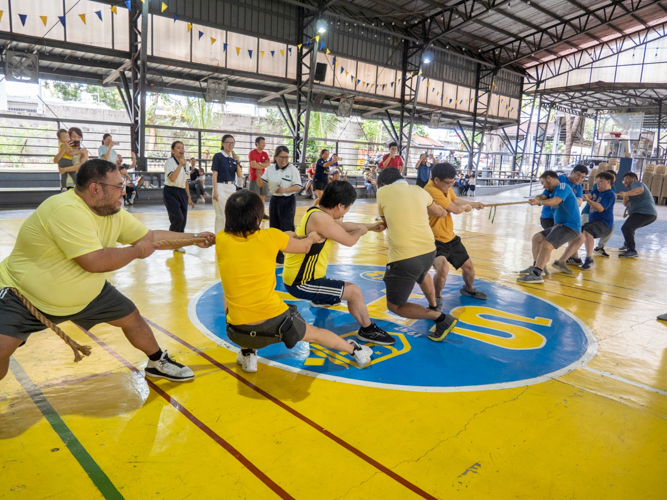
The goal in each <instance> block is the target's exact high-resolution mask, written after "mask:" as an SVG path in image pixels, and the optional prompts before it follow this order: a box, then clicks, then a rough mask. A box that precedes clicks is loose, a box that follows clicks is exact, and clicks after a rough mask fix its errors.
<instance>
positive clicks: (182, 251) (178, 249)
mask: <svg viewBox="0 0 667 500" xmlns="http://www.w3.org/2000/svg"><path fill="white" fill-rule="evenodd" d="M174 252H178V253H185V248H183V247H181V248H177V249H175V250H174Z"/></svg>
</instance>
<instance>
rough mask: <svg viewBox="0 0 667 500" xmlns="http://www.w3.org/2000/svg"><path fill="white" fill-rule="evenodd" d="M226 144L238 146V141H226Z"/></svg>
mask: <svg viewBox="0 0 667 500" xmlns="http://www.w3.org/2000/svg"><path fill="white" fill-rule="evenodd" d="M224 143H225V144H227V145H228V146H230V145H232V144H236V141H225V142H224Z"/></svg>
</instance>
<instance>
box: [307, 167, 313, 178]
mask: <svg viewBox="0 0 667 500" xmlns="http://www.w3.org/2000/svg"><path fill="white" fill-rule="evenodd" d="M306 173H307V174H308V175H309V176H310V177H311V178H312V177H314V176H315V171H314V170H313V169H312V168H309V169H308V171H307V172H306Z"/></svg>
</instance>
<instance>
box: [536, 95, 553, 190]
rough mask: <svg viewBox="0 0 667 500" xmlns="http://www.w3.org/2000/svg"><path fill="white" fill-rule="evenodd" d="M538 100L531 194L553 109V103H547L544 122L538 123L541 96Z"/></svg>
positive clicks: (540, 111)
mask: <svg viewBox="0 0 667 500" xmlns="http://www.w3.org/2000/svg"><path fill="white" fill-rule="evenodd" d="M539 99H540V102H539V105H538V106H539V107H538V110H537V133H536V134H535V150H534V152H533V165H532V168H531V169H530V181H531V182H530V191H531V194H532V190H533V178H534V177H535V175H536V174H537V172H538V171H539V169H540V160H541V159H542V150H543V149H544V143H545V142H546V139H547V128H548V127H549V120H550V119H551V111H552V109H553V105H552V104H549V107H548V108H547V117H546V120H545V121H544V124H542V123H540V114H542V111H544V110H543V109H542V97H541V96H540V97H539Z"/></svg>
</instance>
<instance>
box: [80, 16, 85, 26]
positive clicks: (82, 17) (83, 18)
mask: <svg viewBox="0 0 667 500" xmlns="http://www.w3.org/2000/svg"><path fill="white" fill-rule="evenodd" d="M79 17H80V18H81V20H82V21H83V24H86V15H85V14H79Z"/></svg>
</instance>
